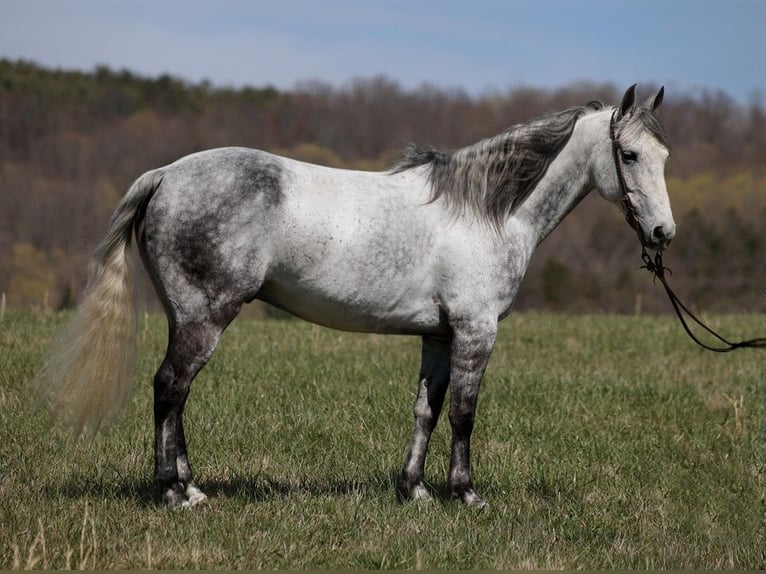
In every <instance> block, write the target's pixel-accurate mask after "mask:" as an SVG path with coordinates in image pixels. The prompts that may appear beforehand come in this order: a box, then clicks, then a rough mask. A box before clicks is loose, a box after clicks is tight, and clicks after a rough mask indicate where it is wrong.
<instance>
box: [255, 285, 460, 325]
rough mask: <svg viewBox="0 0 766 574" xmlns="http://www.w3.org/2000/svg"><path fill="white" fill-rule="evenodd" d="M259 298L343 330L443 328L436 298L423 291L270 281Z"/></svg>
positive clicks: (306, 318)
mask: <svg viewBox="0 0 766 574" xmlns="http://www.w3.org/2000/svg"><path fill="white" fill-rule="evenodd" d="M330 291H332V293H330ZM258 299H260V300H262V301H265V302H267V303H270V304H272V305H274V306H276V307H279V308H280V309H284V310H285V311H288V312H290V313H292V314H293V315H295V316H297V317H300V318H302V319H305V320H307V321H310V322H312V323H316V324H318V325H324V326H325V327H331V328H334V329H341V330H344V331H356V332H362V333H391V334H408V335H427V334H438V333H441V332H442V331H445V330H446V324H443V318H442V316H441V315H442V314H441V313H440V310H439V303H438V300H436V298H435V297H433V296H429V295H427V294H425V293H412V292H404V293H399V294H396V295H393V294H390V293H381V291H380V290H376V289H370V290H366V291H364V292H350V291H349V292H344V290H342V289H328V290H323V289H321V288H319V286H317V285H312V286H311V287H308V286H307V287H305V288H304V287H302V286H301V285H300V284H298V283H288V282H285V283H283V282H280V281H269V282H267V283H266V284H264V286H263V288H262V289H261V291H260V293H259V294H258Z"/></svg>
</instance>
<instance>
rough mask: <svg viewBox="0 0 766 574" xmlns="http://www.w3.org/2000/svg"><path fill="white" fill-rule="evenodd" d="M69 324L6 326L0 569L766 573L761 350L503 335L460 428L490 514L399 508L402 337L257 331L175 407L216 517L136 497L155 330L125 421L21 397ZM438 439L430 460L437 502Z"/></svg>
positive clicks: (23, 321) (663, 321)
mask: <svg viewBox="0 0 766 574" xmlns="http://www.w3.org/2000/svg"><path fill="white" fill-rule="evenodd" d="M64 319H65V317H63V316H61V315H43V314H34V313H24V312H10V311H9V312H8V313H6V316H5V318H4V320H3V322H2V323H0V569H9V568H14V569H15V568H30V567H31V568H98V569H106V568H179V569H180V568H216V569H217V568H224V569H239V568H248V569H255V568H309V567H311V568H333V569H340V568H366V569H378V568H405V569H406V568H416V569H417V568H484V569H492V568H504V569H512V568H591V569H592V568H618V569H624V568H739V569H762V568H766V544H764V540H766V494H765V491H766V489H765V487H764V483H765V479H764V477H765V475H766V467H765V466H764V426H763V425H764V423H763V421H764V377H765V376H766V354H764V353H763V352H759V351H738V352H736V353H732V354H729V355H714V354H711V353H705V352H703V351H700V350H698V349H696V348H695V347H694V346H693V345H692V343H691V342H689V341H688V340H687V339H686V338H685V336H684V335H683V333H682V332H681V329H680V327H679V326H678V325H676V324H675V323H674V322H673V319H671V318H670V317H641V318H635V317H617V316H584V317H573V316H557V315H536V314H528V315H518V316H514V317H511V318H509V319H507V320H506V321H505V322H503V324H502V326H501V331H500V334H499V338H498V344H497V346H496V350H495V353H494V355H493V358H492V361H491V363H490V368H489V369H488V372H487V375H486V378H485V382H484V385H483V388H482V394H481V397H480V401H479V413H478V417H477V428H476V431H475V433H474V436H475V439H474V448H473V455H474V472H475V481H476V486H477V488H478V489H479V491H480V492H481V493H482V494H483V496H484V497H485V498H486V499H487V500H488V501H489V503H490V507H489V508H488V509H485V510H482V511H476V510H473V509H468V508H464V507H463V506H461V505H460V504H458V503H456V502H453V501H450V500H447V499H446V498H443V497H442V498H441V499H438V500H437V501H436V502H433V503H426V504H400V503H399V502H397V500H396V496H395V491H394V478H395V474H396V472H397V470H398V469H399V467H400V465H401V463H402V461H403V457H404V453H405V450H406V445H407V442H408V439H409V434H410V430H411V425H412V414H411V410H412V405H413V401H414V393H415V387H416V381H415V378H416V373H417V368H418V358H419V343H418V341H417V340H416V339H413V338H407V337H383V336H371V335H354V334H348V333H341V332H336V331H330V330H326V329H322V328H319V327H316V326H313V325H309V324H306V323H303V322H299V321H276V320H247V319H243V320H240V321H238V322H235V323H234V324H233V325H232V326H231V327H230V328H229V330H228V331H227V333H226V334H225V336H224V338H223V341H222V343H221V345H220V347H219V349H218V351H217V352H216V354H215V355H214V357H213V360H212V361H211V363H210V364H209V365H208V367H207V368H206V369H205V370H204V371H203V372H202V374H201V375H200V376H199V377H198V379H197V381H196V382H195V384H194V387H193V388H192V396H191V398H190V403H189V406H188V409H187V416H186V421H187V437H188V438H189V442H190V449H191V460H192V464H193V465H194V466H195V471H196V474H197V477H198V481H199V483H200V486H201V487H202V488H203V489H204V490H205V491H206V492H207V494H208V495H209V496H210V500H209V501H208V503H207V504H205V505H203V506H201V507H197V508H194V509H192V510H191V511H171V510H168V509H166V508H164V507H163V506H161V505H160V504H159V503H158V502H157V501H156V500H155V499H154V498H153V497H152V495H151V494H150V480H151V472H152V467H153V466H152V465H153V462H152V446H151V444H152V432H153V431H152V423H151V414H150V413H151V384H150V380H151V377H152V375H153V372H154V370H155V369H156V367H157V366H158V365H159V362H160V361H161V359H162V352H163V346H164V343H165V337H166V335H165V326H164V320H163V318H161V317H149V318H148V321H147V320H142V321H141V324H140V326H139V365H138V376H139V380H140V383H139V384H138V385H137V390H136V393H135V395H134V397H133V402H132V406H131V408H130V409H129V410H128V411H127V412H126V413H125V414H124V415H123V416H122V417H121V418H120V419H119V421H118V422H117V423H116V424H115V425H114V426H113V427H112V428H111V429H110V430H109V431H108V432H107V433H106V434H104V435H101V436H99V437H97V438H96V439H95V440H94V441H93V442H92V443H76V444H71V443H69V442H68V441H67V439H66V433H65V432H64V431H63V430H62V429H58V428H53V429H50V428H49V426H48V423H47V420H46V417H45V416H44V415H43V414H41V413H40V412H38V411H36V410H35V407H34V404H33V400H32V397H31V396H30V394H29V392H28V390H27V387H26V381H27V380H28V379H29V378H30V377H31V376H32V375H33V373H34V371H35V370H36V368H37V367H38V366H39V364H40V361H41V360H42V358H43V356H44V353H45V348H46V345H47V342H48V341H49V340H50V338H51V337H52V335H53V333H54V332H55V331H56V329H57V328H58V327H59V326H60V325H61V323H62V321H63V320H64ZM711 320H712V322H713V323H714V324H715V325H716V326H718V327H720V328H721V329H722V330H723V331H724V332H725V333H730V334H731V335H732V337H735V336H737V335H741V336H743V337H744V336H748V335H749V336H754V335H758V334H762V332H763V331H764V330H766V321H764V317H763V316H757V315H754V316H725V317H723V316H722V317H711ZM448 431H449V425H448V423H447V421H446V420H443V421H442V422H441V423H440V426H439V428H438V429H437V432H436V434H435V436H434V440H433V443H432V447H431V453H430V456H429V459H428V463H427V467H426V472H427V477H428V479H429V480H431V481H432V484H433V486H434V488H435V489H436V490H437V491H440V490H443V489H444V485H445V477H446V471H447V464H448V449H449V432H448Z"/></svg>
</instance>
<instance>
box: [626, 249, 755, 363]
mask: <svg viewBox="0 0 766 574" xmlns="http://www.w3.org/2000/svg"><path fill="white" fill-rule="evenodd" d="M641 259H643V261H644V265H643V266H642V267H641V269H647V270H648V271H649V272H650V273H652V274H653V275H654V278H655V280H656V279H659V280H660V283H662V286H663V287H664V288H665V292H666V293H667V294H668V299H670V303H671V304H672V305H673V309H674V310H675V312H676V315H678V319H679V320H680V321H681V325H683V327H684V330H685V331H686V334H687V335H689V337H691V339H692V341H694V342H695V343H697V344H698V345H699V346H700V347H702V348H703V349H707V350H708V351H713V352H714V353H729V352H731V351H734V350H735V349H746V348H750V349H754V348H755V349H758V348H766V337H758V338H755V339H747V340H744V341H737V342H731V341H729V340H728V339H725V338H724V337H723V336H722V335H720V334H719V333H717V332H716V331H714V330H713V329H711V328H710V327H708V326H707V325H705V323H703V322H702V321H701V320H700V319H699V318H698V317H697V316H696V315H695V314H694V313H692V312H691V311H689V309H688V308H687V307H686V305H684V304H683V303H682V302H681V300H680V299H679V298H678V296H677V295H676V294H675V293H674V292H673V290H672V289H671V288H670V285H668V282H667V279H665V271H668V272H669V273H670V274H671V275H672V274H673V272H672V271H670V269H668V268H667V267H665V266H664V265H663V264H662V252H661V251H657V252H656V253H655V254H654V259H652V256H651V255H649V253H647V251H646V248H645V247H642V248H641ZM684 313H685V314H686V315H688V317H689V318H690V319H691V320H692V321H694V322H695V323H696V324H697V325H699V326H700V327H702V328H703V329H704V330H705V331H707V332H708V333H710V334H711V335H712V336H713V337H715V338H716V339H718V340H719V341H720V342H721V343H723V344H724V346H723V347H713V346H711V345H708V344H707V343H704V342H703V341H701V340H700V339H699V338H698V337H697V336H696V335H695V334H694V333H693V332H692V330H691V328H690V327H689V325H688V323H687V322H686V319H685V318H684Z"/></svg>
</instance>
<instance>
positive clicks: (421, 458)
mask: <svg viewBox="0 0 766 574" xmlns="http://www.w3.org/2000/svg"><path fill="white" fill-rule="evenodd" d="M449 373H450V350H449V342H448V341H446V340H441V339H432V338H429V337H424V338H423V351H422V359H421V365H420V382H419V383H418V396H417V399H415V429H414V430H413V432H412V441H411V442H410V448H409V451H408V452H407V458H406V460H405V463H404V468H402V471H401V472H400V473H399V484H398V491H399V495H400V496H401V497H402V498H404V499H407V500H422V499H429V498H431V494H430V493H429V492H428V489H427V488H426V485H425V483H424V481H423V473H424V469H425V461H426V453H427V451H428V442H429V440H430V439H431V433H432V432H433V430H434V427H436V423H437V421H438V420H439V414H440V413H441V409H442V404H443V403H444V395H445V393H446V392H447V387H448V385H449Z"/></svg>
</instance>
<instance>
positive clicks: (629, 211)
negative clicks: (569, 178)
mask: <svg viewBox="0 0 766 574" xmlns="http://www.w3.org/2000/svg"><path fill="white" fill-rule="evenodd" d="M616 113H617V112H616V111H615V113H613V114H612V119H611V120H610V122H609V137H610V138H611V140H612V156H613V157H614V165H615V168H616V169H617V184H618V185H619V187H620V193H621V195H622V199H621V200H620V201H621V202H622V205H623V208H624V209H625V220H626V221H627V222H628V224H629V225H630V226H631V227H632V228H633V229H634V230H635V232H636V233H637V234H638V238H639V240H640V241H641V259H642V260H643V262H644V265H642V266H641V269H646V270H648V271H649V272H650V273H651V274H652V275H654V280H655V281H656V280H657V279H659V280H660V283H662V286H663V287H664V288H665V292H666V293H667V295H668V299H670V303H671V305H673V310H674V311H675V312H676V315H677V316H678V320H679V321H681V325H682V326H683V328H684V331H686V334H687V335H689V337H690V338H691V340H692V341H694V342H695V343H697V345H699V346H700V347H702V348H703V349H707V350H708V351H713V352H714V353H729V352H731V351H734V350H736V349H747V348H750V349H757V348H766V337H758V338H755V339H746V340H743V341H735V342H732V341H729V340H728V339H726V338H724V337H723V336H722V335H721V334H719V333H717V332H716V331H714V330H713V329H711V328H710V327H708V326H707V325H706V324H705V323H703V322H702V321H701V320H700V319H699V317H697V316H696V315H695V314H694V313H692V312H691V311H690V310H689V308H688V307H687V306H686V305H684V304H683V303H682V302H681V300H680V299H679V298H678V295H676V294H675V292H674V291H673V289H671V288H670V285H668V281H667V279H666V278H665V272H666V271H667V272H668V273H669V274H670V275H672V274H673V272H672V271H671V270H670V269H668V268H667V267H665V266H664V265H663V263H662V250H657V251H656V252H655V254H654V258H652V256H651V255H649V253H648V252H647V251H646V247H645V245H644V238H643V234H642V232H641V226H640V225H639V224H638V215H637V214H636V210H635V208H634V207H633V204H632V203H631V201H630V196H629V195H628V186H627V184H626V183H625V176H624V174H623V173H622V163H621V162H620V152H621V151H622V146H621V145H620V142H619V140H618V139H617V134H616V123H617V122H616V119H615V114H616ZM684 315H686V316H688V317H689V318H690V319H691V320H692V321H693V322H694V323H696V324H697V325H699V326H700V327H702V328H703V329H704V330H705V331H707V332H708V333H709V334H710V335H712V336H713V337H715V338H716V339H718V341H720V342H721V343H723V346H719V347H714V346H712V345H709V344H707V343H705V342H703V341H702V340H700V339H699V338H698V337H697V336H696V335H695V334H694V332H692V330H691V328H690V327H689V324H688V322H687V321H686V318H685V317H684Z"/></svg>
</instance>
